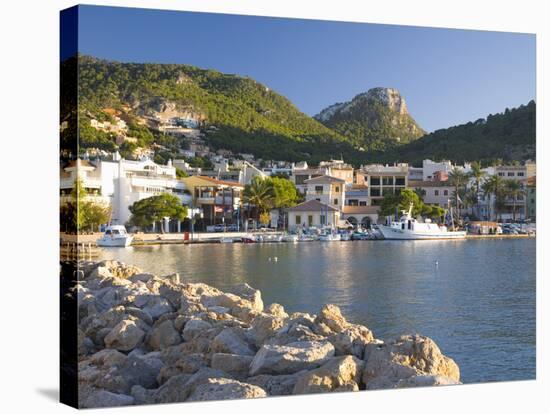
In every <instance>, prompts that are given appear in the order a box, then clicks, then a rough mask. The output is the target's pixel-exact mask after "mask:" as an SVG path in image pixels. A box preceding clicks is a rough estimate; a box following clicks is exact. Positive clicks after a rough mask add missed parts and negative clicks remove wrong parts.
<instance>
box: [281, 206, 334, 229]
mask: <svg viewBox="0 0 550 414" xmlns="http://www.w3.org/2000/svg"><path fill="white" fill-rule="evenodd" d="M286 212H287V215H288V221H287V223H288V229H289V230H290V231H295V230H300V229H309V228H323V227H332V228H336V227H337V226H338V223H339V221H340V216H341V214H340V210H338V209H337V208H334V207H332V206H329V205H327V204H324V203H321V202H320V201H318V200H316V199H312V200H308V201H305V202H303V203H301V204H298V205H296V206H294V207H291V208H288V209H287V210H286Z"/></svg>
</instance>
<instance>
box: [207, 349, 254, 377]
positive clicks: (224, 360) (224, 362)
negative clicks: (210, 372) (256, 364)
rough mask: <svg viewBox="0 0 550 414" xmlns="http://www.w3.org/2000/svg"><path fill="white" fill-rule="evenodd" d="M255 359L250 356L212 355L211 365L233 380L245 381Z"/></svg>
mask: <svg viewBox="0 0 550 414" xmlns="http://www.w3.org/2000/svg"><path fill="white" fill-rule="evenodd" d="M252 359H253V357H252V356H249V355H235V354H221V353H217V354H214V355H212V361H211V363H210V365H211V366H212V368H214V369H219V370H221V371H225V372H227V373H229V374H231V376H232V377H233V378H236V379H244V378H246V377H247V375H248V368H249V367H250V363H251V362H252Z"/></svg>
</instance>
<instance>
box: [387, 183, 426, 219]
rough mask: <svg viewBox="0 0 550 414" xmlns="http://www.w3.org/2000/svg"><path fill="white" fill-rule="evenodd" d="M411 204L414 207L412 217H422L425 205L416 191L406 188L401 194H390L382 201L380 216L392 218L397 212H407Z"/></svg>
mask: <svg viewBox="0 0 550 414" xmlns="http://www.w3.org/2000/svg"><path fill="white" fill-rule="evenodd" d="M411 203H412V205H413V209H412V215H413V216H418V215H422V210H423V208H425V207H424V206H425V205H424V203H423V202H422V200H421V199H420V197H419V196H418V194H416V193H415V192H414V190H412V189H411V188H405V189H403V190H401V192H400V193H399V194H391V193H389V194H387V195H385V196H384V198H383V199H382V203H381V204H380V212H379V214H380V215H381V216H392V215H394V214H395V212H396V210H397V212H401V211H407V210H409V206H410V205H411Z"/></svg>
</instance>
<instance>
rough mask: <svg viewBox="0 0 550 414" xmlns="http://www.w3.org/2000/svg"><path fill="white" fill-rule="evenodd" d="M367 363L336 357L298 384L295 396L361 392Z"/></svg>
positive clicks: (351, 358)
mask: <svg viewBox="0 0 550 414" xmlns="http://www.w3.org/2000/svg"><path fill="white" fill-rule="evenodd" d="M364 365H365V363H364V361H362V360H360V359H358V358H356V357H354V356H349V355H348V356H343V357H336V358H333V359H331V360H330V361H328V362H327V363H325V364H324V365H323V366H321V367H320V368H317V369H314V370H312V371H309V372H308V373H307V374H305V375H303V376H301V377H300V379H299V380H298V381H297V382H296V385H295V387H294V390H293V394H312V393H319V392H336V391H359V383H360V380H361V373H362V370H363V367H364Z"/></svg>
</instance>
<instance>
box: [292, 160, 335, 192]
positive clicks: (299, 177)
mask: <svg viewBox="0 0 550 414" xmlns="http://www.w3.org/2000/svg"><path fill="white" fill-rule="evenodd" d="M305 165H306V168H297V167H295V168H293V170H292V180H293V181H294V184H295V185H296V189H297V190H298V191H299V192H300V193H302V194H305V193H306V190H307V184H306V180H309V179H310V178H315V177H319V176H322V175H328V172H329V168H327V167H319V168H309V167H308V166H307V163H306V164H305Z"/></svg>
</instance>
